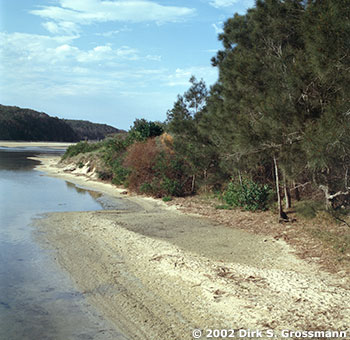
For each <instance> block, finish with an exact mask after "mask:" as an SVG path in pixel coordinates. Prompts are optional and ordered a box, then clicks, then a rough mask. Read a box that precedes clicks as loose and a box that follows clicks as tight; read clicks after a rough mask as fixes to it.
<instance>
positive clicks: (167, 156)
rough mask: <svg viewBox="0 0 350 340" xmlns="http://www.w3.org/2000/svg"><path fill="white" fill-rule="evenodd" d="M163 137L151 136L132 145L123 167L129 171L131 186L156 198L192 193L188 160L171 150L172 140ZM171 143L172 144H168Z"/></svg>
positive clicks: (132, 188)
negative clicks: (190, 191)
mask: <svg viewBox="0 0 350 340" xmlns="http://www.w3.org/2000/svg"><path fill="white" fill-rule="evenodd" d="M165 138H166V139H168V143H165V142H164V137H163V138H162V137H158V138H152V139H148V140H147V141H145V142H137V143H134V144H133V145H131V146H130V147H129V148H128V149H127V152H126V157H125V159H124V166H126V167H127V168H128V169H129V170H130V172H129V176H128V186H129V188H130V189H131V190H134V191H136V192H141V193H146V194H150V195H153V196H155V197H164V196H181V195H184V194H186V193H188V192H189V190H190V185H191V181H189V179H190V178H189V176H188V169H187V165H186V163H185V161H184V160H183V159H182V158H180V157H179V156H178V155H177V154H176V153H175V152H174V150H173V149H172V145H171V140H170V138H168V137H165ZM169 142H170V143H169Z"/></svg>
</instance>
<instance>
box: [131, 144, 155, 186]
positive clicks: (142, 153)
mask: <svg viewBox="0 0 350 340" xmlns="http://www.w3.org/2000/svg"><path fill="white" fill-rule="evenodd" d="M159 153H160V150H159V148H158V146H157V143H156V140H155V138H150V139H148V140H147V141H145V142H137V143H134V144H132V145H131V146H130V147H129V148H128V150H127V155H126V157H125V159H124V165H125V166H127V167H128V168H130V169H131V173H130V175H129V188H130V189H131V190H135V191H138V190H139V188H140V187H141V185H142V184H144V183H150V182H152V180H153V178H154V175H155V171H154V169H153V167H154V165H155V162H156V158H157V156H158V155H159Z"/></svg>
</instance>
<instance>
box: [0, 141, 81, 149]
mask: <svg viewBox="0 0 350 340" xmlns="http://www.w3.org/2000/svg"><path fill="white" fill-rule="evenodd" d="M73 144H76V143H66V142H16V141H7V140H0V147H5V148H20V147H33V146H34V147H45V148H53V149H65V148H68V147H69V146H70V145H73Z"/></svg>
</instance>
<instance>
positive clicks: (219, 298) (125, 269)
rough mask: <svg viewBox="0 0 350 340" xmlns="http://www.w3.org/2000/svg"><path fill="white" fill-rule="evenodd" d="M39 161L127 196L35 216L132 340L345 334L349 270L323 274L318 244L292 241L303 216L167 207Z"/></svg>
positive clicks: (349, 324)
mask: <svg viewBox="0 0 350 340" xmlns="http://www.w3.org/2000/svg"><path fill="white" fill-rule="evenodd" d="M41 161H42V165H41V166H39V168H38V169H39V170H41V171H45V172H47V173H48V174H49V175H52V176H57V177H61V178H63V179H65V180H69V181H72V182H74V183H77V184H79V185H82V186H85V187H89V188H91V189H93V190H98V191H101V192H106V193H109V194H113V195H115V196H117V197H124V199H126V200H128V201H129V202H130V206H131V207H132V208H131V209H130V210H127V211H125V210H123V211H121V210H119V211H118V210H112V211H96V212H69V213H53V214H48V215H46V216H45V218H41V219H38V220H36V222H35V224H36V226H37V230H38V233H37V237H38V239H40V240H41V242H42V243H43V244H45V245H46V246H47V247H48V248H50V249H52V248H53V249H55V254H56V255H55V256H56V258H57V261H58V262H59V263H60V264H61V266H62V267H63V268H65V269H66V270H67V271H68V272H69V273H70V275H71V276H72V278H73V279H74V280H75V282H76V283H77V285H78V287H80V289H81V291H83V292H84V294H86V296H87V297H88V298H89V300H90V301H91V302H92V303H93V304H95V305H96V306H97V307H98V308H99V309H100V310H101V311H102V312H103V313H104V315H105V316H106V317H107V318H109V319H110V320H112V321H113V322H115V323H116V324H117V325H118V327H120V328H121V329H122V330H124V332H125V333H126V334H127V335H128V336H129V338H130V339H155V340H167V339H174V340H175V339H179V340H187V339H193V336H192V332H193V330H194V329H200V330H202V332H203V336H202V337H200V338H201V339H206V338H207V337H206V335H208V333H207V331H206V330H207V329H212V328H215V329H231V330H232V332H234V334H235V335H236V336H235V337H237V335H238V334H239V330H240V329H241V330H247V329H250V330H259V331H261V332H262V334H263V335H267V334H268V332H269V330H271V332H273V336H274V337H275V338H276V339H282V338H283V339H288V338H295V337H294V336H293V335H290V336H289V335H288V336H284V335H283V334H284V333H282V330H291V331H292V330H298V331H302V330H303V331H315V330H318V331H329V330H334V331H346V332H347V334H348V335H349V336H350V306H349V303H348V301H350V291H349V289H348V286H349V280H348V278H347V275H346V272H345V271H344V270H343V269H342V270H340V269H339V270H338V269H336V270H333V272H330V271H329V270H326V269H327V266H326V263H327V262H324V263H323V262H322V254H320V256H319V257H317V256H316V254H317V249H316V247H315V250H310V252H309V253H305V251H306V249H305V248H304V243H303V245H302V246H300V247H299V246H298V241H297V237H299V238H302V237H304V236H303V233H301V232H300V231H298V228H300V226H299V224H301V222H299V221H297V222H293V223H290V224H283V225H281V224H279V223H277V222H276V221H275V217H274V216H273V215H272V214H270V213H267V212H266V213H265V212H264V213H259V214H249V213H246V212H239V211H231V210H228V211H223V210H220V211H219V210H216V209H215V207H214V206H212V205H213V204H212V203H210V202H209V203H208V202H205V201H203V200H201V199H190V200H183V199H177V200H174V201H172V202H171V203H170V205H169V206H168V205H166V204H165V203H164V202H162V201H160V200H153V199H149V198H143V197H139V196H130V195H125V194H123V193H122V190H119V189H116V188H115V187H113V186H112V185H110V184H106V183H101V182H97V181H96V180H94V179H93V177H92V176H91V177H90V178H89V177H87V176H86V173H84V170H81V169H74V167H72V166H71V167H67V166H66V167H59V166H57V158H56V159H54V158H44V159H41ZM306 234H307V233H306ZM293 235H295V236H293ZM291 238H292V242H289V241H288V240H290V239H291ZM305 244H307V243H305ZM310 244H311V243H310ZM314 246H315V244H314V243H312V247H314ZM320 259H321V260H320ZM232 334H233V333H232ZM242 334H243V333H242ZM223 338H225V337H223ZM250 338H259V336H256V337H255V336H252V337H250ZM265 338H266V337H265ZM313 338H314V339H315V338H316V337H314V336H313Z"/></svg>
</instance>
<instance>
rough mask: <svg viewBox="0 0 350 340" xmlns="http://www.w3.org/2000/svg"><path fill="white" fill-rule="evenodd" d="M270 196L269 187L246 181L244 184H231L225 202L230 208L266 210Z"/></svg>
mask: <svg viewBox="0 0 350 340" xmlns="http://www.w3.org/2000/svg"><path fill="white" fill-rule="evenodd" d="M270 194H271V189H270V187H269V186H268V185H261V184H258V183H255V182H253V181H251V180H245V181H243V183H242V184H240V183H239V184H238V183H233V182H231V183H229V185H228V187H227V189H226V191H225V192H224V194H223V200H224V201H225V202H226V203H227V204H228V205H230V206H233V207H242V208H244V209H245V210H250V211H256V210H266V209H267V204H268V201H269V197H270Z"/></svg>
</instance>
